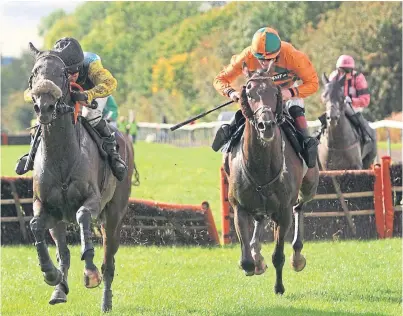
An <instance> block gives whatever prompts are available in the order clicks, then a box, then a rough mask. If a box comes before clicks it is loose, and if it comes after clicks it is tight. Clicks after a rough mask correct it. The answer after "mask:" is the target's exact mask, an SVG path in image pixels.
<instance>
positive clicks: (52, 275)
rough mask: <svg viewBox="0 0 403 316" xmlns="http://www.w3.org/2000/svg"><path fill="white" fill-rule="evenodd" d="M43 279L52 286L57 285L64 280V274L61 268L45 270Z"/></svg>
mask: <svg viewBox="0 0 403 316" xmlns="http://www.w3.org/2000/svg"><path fill="white" fill-rule="evenodd" d="M43 279H44V281H45V283H46V284H48V285H50V286H56V285H58V284H59V283H60V282H62V279H63V275H62V272H61V271H60V270H59V269H57V268H54V270H53V271H52V272H44V273H43Z"/></svg>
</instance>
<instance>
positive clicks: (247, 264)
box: [239, 260, 255, 276]
mask: <svg viewBox="0 0 403 316" xmlns="http://www.w3.org/2000/svg"><path fill="white" fill-rule="evenodd" d="M239 267H240V268H241V269H242V270H243V271H244V272H245V275H246V276H252V275H255V262H254V261H248V260H244V261H242V260H241V261H240V262H239Z"/></svg>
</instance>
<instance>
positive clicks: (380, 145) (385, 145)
mask: <svg viewBox="0 0 403 316" xmlns="http://www.w3.org/2000/svg"><path fill="white" fill-rule="evenodd" d="M376 146H377V147H378V149H388V143H387V142H377V144H376ZM390 148H391V149H392V150H396V149H402V143H391V144H390Z"/></svg>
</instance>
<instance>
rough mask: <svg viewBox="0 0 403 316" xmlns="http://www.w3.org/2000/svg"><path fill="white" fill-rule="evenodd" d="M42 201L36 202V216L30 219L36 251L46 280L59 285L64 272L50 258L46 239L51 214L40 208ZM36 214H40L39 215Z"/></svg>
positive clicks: (50, 283) (48, 282)
mask: <svg viewBox="0 0 403 316" xmlns="http://www.w3.org/2000/svg"><path fill="white" fill-rule="evenodd" d="M39 208H41V206H40V202H38V201H35V202H34V214H35V215H34V217H33V218H32V219H31V221H30V227H31V231H32V233H33V235H34V238H35V246H36V251H37V253H38V259H39V265H40V267H41V270H42V272H43V276H44V280H45V282H46V283H47V284H49V285H52V286H54V285H57V284H59V283H60V282H61V281H62V273H61V272H60V271H59V270H58V269H57V268H56V267H55V266H54V264H53V262H52V259H50V256H49V251H48V246H47V245H46V241H45V231H46V224H47V221H48V220H49V219H50V218H49V216H47V215H44V213H43V212H41V211H40V210H39ZM36 214H39V215H38V216H37V215H36Z"/></svg>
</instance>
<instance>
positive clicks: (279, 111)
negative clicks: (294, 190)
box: [241, 76, 285, 204]
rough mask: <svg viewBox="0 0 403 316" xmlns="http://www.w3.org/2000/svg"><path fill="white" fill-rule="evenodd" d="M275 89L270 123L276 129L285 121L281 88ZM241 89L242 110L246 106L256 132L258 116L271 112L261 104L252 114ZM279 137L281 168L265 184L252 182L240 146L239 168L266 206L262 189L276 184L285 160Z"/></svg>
mask: <svg viewBox="0 0 403 316" xmlns="http://www.w3.org/2000/svg"><path fill="white" fill-rule="evenodd" d="M268 79H270V77H269V76H259V77H255V78H253V77H252V78H250V79H249V80H248V81H247V82H246V85H248V83H249V82H251V81H264V80H268ZM276 88H277V92H276V94H275V96H276V97H277V104H276V113H275V120H274V121H273V122H272V124H273V125H275V126H277V127H279V126H280V125H281V124H282V123H283V122H284V121H285V117H284V115H283V100H282V94H281V88H280V87H279V86H277V87H276ZM243 89H244V90H243V92H242V95H243V100H241V103H242V106H243V107H244V108H245V107H246V106H247V107H248V108H247V109H244V110H245V112H247V113H246V116H247V118H248V120H249V121H250V123H251V125H253V126H254V128H255V129H256V130H258V128H257V124H256V120H257V117H258V115H261V114H263V113H269V112H272V110H271V108H270V107H269V106H268V105H266V104H262V105H261V106H259V107H258V108H257V109H256V110H255V111H254V112H252V111H251V108H250V106H249V101H248V98H245V97H246V96H247V94H246V90H245V87H244V88H243ZM245 103H246V104H245ZM257 134H258V135H259V133H257ZM280 137H281V157H282V162H281V167H280V170H279V172H278V173H277V174H276V176H275V177H274V178H273V179H271V180H270V181H269V182H267V183H265V184H258V183H256V182H255V181H254V179H253V177H252V175H251V173H250V172H249V170H248V168H247V167H246V164H245V154H244V149H243V146H241V152H242V159H241V166H242V169H243V170H244V171H245V174H246V175H247V178H248V180H249V181H250V182H251V183H252V184H253V185H254V186H255V190H256V191H257V192H258V193H259V195H260V196H261V197H262V199H263V202H264V204H266V200H267V196H265V195H264V193H263V192H264V191H263V189H264V188H267V187H269V186H270V185H272V184H273V183H274V182H276V181H277V180H278V179H279V178H280V176H281V174H282V173H283V168H284V159H285V158H284V146H283V136H282V133H281V132H280ZM269 195H270V194H269Z"/></svg>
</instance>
